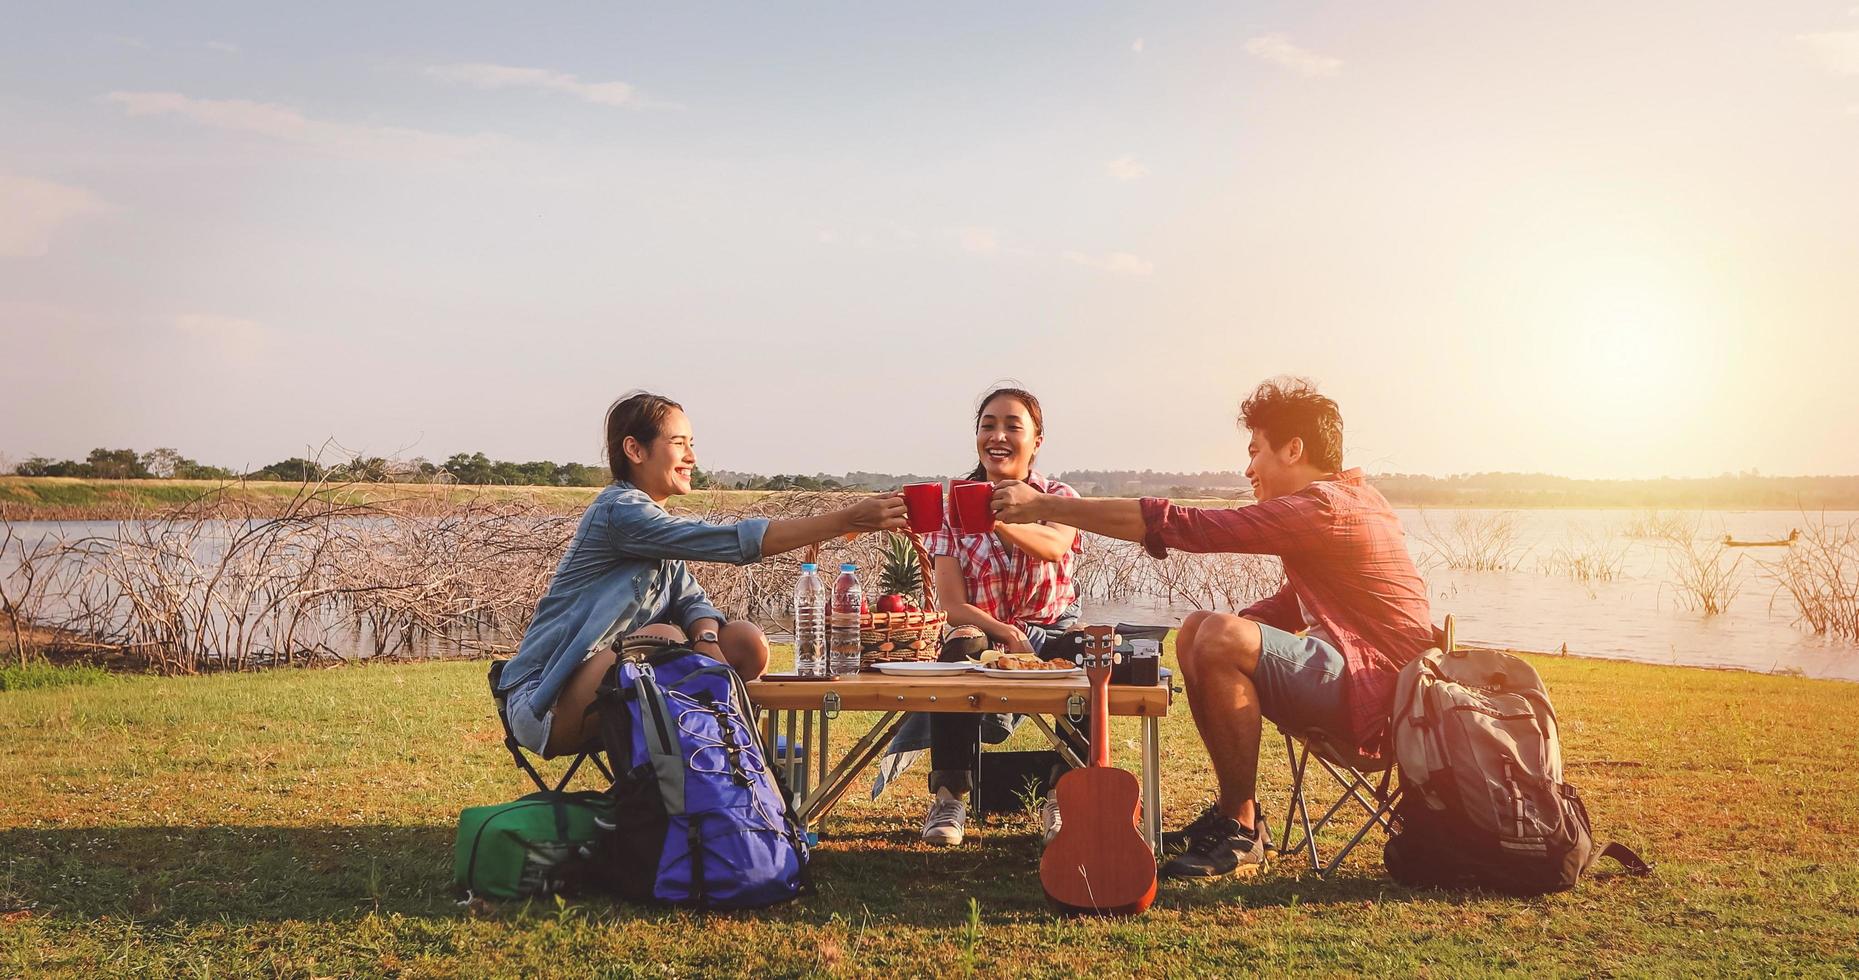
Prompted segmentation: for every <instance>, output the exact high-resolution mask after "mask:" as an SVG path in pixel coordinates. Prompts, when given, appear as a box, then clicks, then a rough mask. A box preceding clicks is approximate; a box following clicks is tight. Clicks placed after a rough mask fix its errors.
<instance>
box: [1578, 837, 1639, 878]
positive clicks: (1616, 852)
mask: <svg viewBox="0 0 1859 980" xmlns="http://www.w3.org/2000/svg"><path fill="white" fill-rule="evenodd" d="M1601 858H1613V859H1614V860H1615V861H1616V862H1618V863H1619V864H1620V866H1621V867H1623V868H1625V869H1627V874H1630V875H1633V876H1634V877H1636V878H1644V877H1645V876H1647V875H1649V874H1652V865H1651V864H1649V863H1647V861H1646V859H1645V858H1642V857H1640V856H1639V855H1638V854H1636V853H1634V850H1633V848H1631V847H1628V846H1627V845H1625V844H1622V843H1620V842H1619V841H1609V842H1608V845H1607V846H1606V847H1603V848H1601V853H1600V854H1599V855H1597V856H1596V857H1595V860H1596V861H1599V860H1600V859H1601ZM1590 866H1591V867H1592V865H1590Z"/></svg>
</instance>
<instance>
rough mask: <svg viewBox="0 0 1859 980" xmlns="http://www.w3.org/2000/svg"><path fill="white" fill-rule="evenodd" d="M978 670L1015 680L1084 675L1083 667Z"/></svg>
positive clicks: (990, 668)
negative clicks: (1067, 668) (1068, 668)
mask: <svg viewBox="0 0 1859 980" xmlns="http://www.w3.org/2000/svg"><path fill="white" fill-rule="evenodd" d="M975 669H976V670H977V671H980V672H981V673H983V674H985V675H987V676H989V677H1009V678H1012V679H1014V680H1057V679H1061V678H1066V677H1083V676H1084V668H1083V667H1073V668H1072V669H1070V670H1002V669H1000V668H999V667H976V668H975Z"/></svg>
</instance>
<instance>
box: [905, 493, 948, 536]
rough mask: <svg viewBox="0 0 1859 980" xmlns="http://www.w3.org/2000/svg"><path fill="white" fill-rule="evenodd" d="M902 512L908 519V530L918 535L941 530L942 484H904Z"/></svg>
mask: <svg viewBox="0 0 1859 980" xmlns="http://www.w3.org/2000/svg"><path fill="white" fill-rule="evenodd" d="M904 512H905V513H906V514H908V515H909V517H910V530H912V531H915V532H916V533H918V534H931V533H934V532H936V531H940V530H942V484H941V483H906V484H904Z"/></svg>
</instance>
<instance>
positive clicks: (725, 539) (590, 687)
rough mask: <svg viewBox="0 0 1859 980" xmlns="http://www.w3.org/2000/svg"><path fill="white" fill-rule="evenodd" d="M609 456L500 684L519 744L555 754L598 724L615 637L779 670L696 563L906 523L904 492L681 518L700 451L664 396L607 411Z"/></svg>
mask: <svg viewBox="0 0 1859 980" xmlns="http://www.w3.org/2000/svg"><path fill="white" fill-rule="evenodd" d="M607 462H608V465H609V466H611V467H612V469H613V483H612V485H610V486H608V487H606V488H605V489H603V490H601V492H600V494H599V495H598V496H596V497H595V498H594V502H593V503H592V504H590V505H589V506H588V508H587V512H586V513H584V514H582V515H581V524H580V526H579V527H578V528H577V529H576V530H575V535H574V540H573V541H572V542H571V543H570V544H569V546H568V553H567V554H565V555H563V556H562V561H561V564H560V565H558V566H556V569H555V576H554V578H553V579H551V580H550V581H549V589H548V592H547V594H545V595H544V596H543V597H542V600H541V601H540V602H538V603H537V604H536V615H535V617H534V618H533V619H531V620H530V624H529V629H528V630H526V631H525V632H524V633H523V642H522V645H521V646H520V647H519V648H518V649H517V653H516V656H515V657H514V658H512V659H511V661H510V663H509V665H508V666H507V667H505V668H504V671H503V686H502V689H501V690H499V691H498V692H497V693H498V695H499V696H500V697H502V698H504V705H505V709H506V712H507V714H508V716H509V719H510V731H511V733H512V734H514V735H515V736H516V740H517V741H518V742H520V743H522V744H523V745H524V746H525V747H527V748H529V749H531V750H533V751H537V752H541V753H543V754H544V755H549V756H553V755H560V754H564V753H570V752H574V751H577V750H579V749H580V748H581V746H582V745H583V743H584V742H586V740H587V739H588V737H589V736H590V734H591V733H592V732H594V731H596V730H597V728H596V716H595V715H593V714H591V713H590V712H589V710H588V708H589V706H590V705H591V704H592V703H593V700H594V690H595V688H597V687H599V686H600V679H601V678H602V677H603V676H605V675H606V673H607V671H608V670H610V669H611V668H612V666H613V661H614V656H615V654H614V652H613V650H612V640H613V639H614V638H615V637H621V636H656V637H661V638H664V639H670V640H674V641H677V642H688V643H689V645H690V646H691V648H692V649H694V650H697V651H698V652H700V653H704V654H708V655H709V656H712V657H715V658H716V659H718V660H721V661H724V662H726V663H728V664H729V665H730V666H731V667H733V668H735V670H736V672H737V673H738V674H740V675H742V677H743V678H745V679H748V678H753V677H757V676H760V674H761V673H762V670H763V668H765V667H767V666H768V638H767V637H765V636H763V635H762V631H761V629H760V628H759V627H757V626H756V625H755V624H754V623H751V622H748V621H746V620H736V621H734V622H731V623H727V624H725V622H724V618H723V614H722V613H721V612H719V611H717V609H716V607H715V606H712V605H711V604H710V600H709V597H708V596H706V595H704V590H703V587H702V586H700V585H698V584H697V580H696V579H695V578H693V577H692V575H691V573H690V570H689V569H687V568H685V565H684V563H685V562H686V561H716V562H728V563H730V564H733V565H747V564H750V563H752V562H756V561H760V560H761V559H762V557H763V556H764V555H776V554H780V553H781V552H784V551H792V550H794V549H795V548H804V547H806V546H807V545H810V544H816V543H818V542H822V541H827V540H830V539H831V538H833V537H834V536H835V535H839V534H846V533H851V532H858V531H882V530H892V529H897V528H901V527H903V526H904V524H905V521H904V503H903V498H902V497H901V496H900V495H898V494H895V493H889V494H878V495H874V496H870V497H866V498H864V499H863V500H860V501H858V502H857V503H855V504H852V505H851V506H849V507H845V508H842V509H840V510H836V511H832V512H830V513H826V514H819V515H816V516H813V517H801V518H794V519H791V520H768V519H766V518H760V517H752V518H747V519H744V520H742V521H739V522H737V523H734V524H710V523H706V522H704V521H700V520H697V519H694V518H689V517H675V516H673V515H671V514H670V513H667V512H666V510H665V507H664V503H665V501H666V500H667V499H669V498H671V497H673V496H675V495H679V494H686V493H690V492H691V473H692V471H693V470H695V469H696V467H697V454H696V450H695V444H694V442H693V440H692V438H691V423H690V420H689V419H687V418H686V417H685V415H684V409H683V407H682V406H680V405H679V404H678V403H677V402H674V401H672V400H670V399H668V398H665V397H663V396H661V395H654V394H648V393H644V392H639V393H635V394H632V395H629V396H627V397H625V398H622V399H621V400H619V401H618V402H615V403H614V404H613V407H611V408H609V409H608V410H607Z"/></svg>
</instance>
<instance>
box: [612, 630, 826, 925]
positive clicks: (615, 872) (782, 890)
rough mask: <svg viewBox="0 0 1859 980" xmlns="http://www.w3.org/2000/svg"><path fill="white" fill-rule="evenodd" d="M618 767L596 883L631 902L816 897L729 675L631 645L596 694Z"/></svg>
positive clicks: (694, 657)
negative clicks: (806, 894) (808, 894)
mask: <svg viewBox="0 0 1859 980" xmlns="http://www.w3.org/2000/svg"><path fill="white" fill-rule="evenodd" d="M595 704H596V705H597V706H598V710H599V712H600V735H601V741H602V743H603V745H604V748H605V749H606V752H607V757H608V759H609V760H610V761H611V762H612V763H613V770H614V773H613V774H614V782H613V789H612V795H613V803H614V806H613V815H612V817H611V818H607V817H602V818H601V819H600V820H599V821H597V823H596V827H597V834H598V836H599V839H600V846H599V848H598V854H599V859H598V861H597V864H598V868H597V869H596V872H595V873H596V875H597V877H598V878H599V879H600V880H602V882H603V883H604V884H605V885H606V886H607V887H608V888H610V889H611V890H613V891H615V892H617V893H618V894H620V895H621V896H622V897H624V898H627V899H631V900H633V901H640V902H665V903H671V904H676V905H691V906H695V907H698V908H716V909H742V908H758V907H761V906H765V905H773V904H775V903H777V902H784V901H787V900H789V899H791V898H794V897H796V896H798V895H800V894H801V893H802V892H803V891H808V890H810V889H809V888H808V885H807V842H806V836H805V834H804V833H803V831H802V830H801V825H800V820H799V818H798V817H796V816H795V813H794V808H793V806H792V804H791V802H790V801H789V799H788V796H787V793H786V789H785V787H784V785H783V784H782V783H781V781H780V780H779V779H777V778H775V775H774V772H773V770H772V769H771V767H770V764H769V757H768V753H767V751H766V749H765V747H764V746H763V745H762V744H761V739H760V737H759V735H758V734H757V732H756V730H755V728H754V726H753V725H751V724H750V719H751V718H752V717H753V714H752V713H751V711H750V708H749V698H748V693H747V691H746V690H745V689H744V688H743V685H742V679H741V678H740V677H737V676H736V672H735V671H733V670H731V669H730V668H729V667H727V666H725V665H723V664H720V663H717V662H716V661H715V660H712V659H710V658H709V657H706V656H704V655H703V654H701V653H697V652H696V651H694V650H691V649H689V648H686V647H682V646H674V645H670V644H637V643H628V644H626V649H625V651H623V652H622V655H621V657H620V659H619V661H618V662H617V663H615V664H614V667H613V670H612V671H611V672H610V673H608V675H607V677H606V679H605V680H604V681H603V682H602V683H601V686H600V688H599V691H598V693H597V694H596V696H595Z"/></svg>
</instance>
